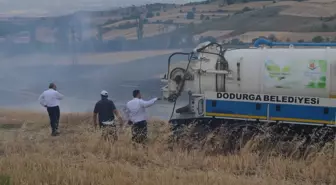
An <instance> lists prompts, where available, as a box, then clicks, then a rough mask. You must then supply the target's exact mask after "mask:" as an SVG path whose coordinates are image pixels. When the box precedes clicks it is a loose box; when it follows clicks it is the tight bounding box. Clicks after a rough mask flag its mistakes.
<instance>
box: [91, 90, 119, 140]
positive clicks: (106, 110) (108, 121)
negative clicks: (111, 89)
mask: <svg viewBox="0 0 336 185" xmlns="http://www.w3.org/2000/svg"><path fill="white" fill-rule="evenodd" d="M100 95H101V100H99V101H98V102H97V103H96V105H95V107H94V111H93V123H94V126H95V127H97V125H98V123H97V115H98V121H99V127H100V128H103V137H104V138H105V139H108V137H109V135H111V136H112V137H113V139H114V140H117V139H118V137H117V131H116V124H115V115H116V116H117V117H118V119H119V121H120V123H122V118H121V116H120V113H119V111H118V110H117V108H116V107H115V105H114V103H113V101H112V100H109V99H108V93H107V91H105V90H103V91H102V92H101V93H100Z"/></svg>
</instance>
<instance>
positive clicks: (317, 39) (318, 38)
mask: <svg viewBox="0 0 336 185" xmlns="http://www.w3.org/2000/svg"><path fill="white" fill-rule="evenodd" d="M323 40H324V39H323V37H321V36H316V37H314V38H313V39H312V41H313V42H316V43H320V42H323Z"/></svg>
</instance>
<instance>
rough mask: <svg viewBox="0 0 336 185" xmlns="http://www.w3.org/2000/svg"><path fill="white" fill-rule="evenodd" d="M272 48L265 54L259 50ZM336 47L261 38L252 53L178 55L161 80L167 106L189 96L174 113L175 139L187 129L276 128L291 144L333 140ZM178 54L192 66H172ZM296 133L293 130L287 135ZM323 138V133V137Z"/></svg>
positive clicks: (203, 47) (212, 48) (201, 49)
mask: <svg viewBox="0 0 336 185" xmlns="http://www.w3.org/2000/svg"><path fill="white" fill-rule="evenodd" d="M261 44H263V45H266V47H259V45H261ZM334 46H336V43H282V42H270V41H268V40H265V39H259V40H257V41H256V42H255V43H254V47H251V48H245V49H234V48H232V49H226V48H224V47H223V46H222V45H220V44H218V43H210V42H205V43H201V44H199V45H198V46H197V47H196V48H195V49H194V50H193V51H192V52H190V53H182V52H178V53H173V54H172V55H171V56H170V57H169V61H168V71H167V73H166V74H165V75H164V77H163V78H162V81H163V82H165V83H167V85H165V86H164V87H162V89H161V91H162V95H163V97H164V99H165V100H167V101H169V102H172V103H175V104H176V102H177V101H179V100H178V98H179V97H180V96H181V94H182V93H187V94H188V97H189V103H188V104H187V105H185V106H183V107H179V108H177V109H176V110H175V104H174V110H173V112H172V116H171V119H170V123H171V124H172V129H173V131H174V132H175V133H178V132H177V130H178V128H181V126H183V125H187V124H189V123H197V124H199V125H203V127H204V128H205V127H207V128H209V127H211V128H216V127H219V126H224V127H227V128H229V129H234V130H236V131H237V130H242V129H243V128H244V129H246V128H247V129H249V130H254V131H255V132H260V131H261V130H262V129H261V128H262V127H263V128H265V127H267V128H272V129H271V130H272V131H273V132H274V134H278V135H281V136H283V137H285V136H284V134H281V133H283V131H284V130H287V131H286V133H287V134H286V138H287V137H293V136H294V135H310V137H311V136H312V135H315V136H316V137H317V138H318V139H325V138H329V139H330V138H334V137H335V129H336V48H333V47H334ZM175 55H185V56H187V58H188V60H186V61H180V62H178V63H174V64H171V60H172V58H173V56H175ZM288 130H290V131H288ZM321 133H324V134H323V136H322V135H321Z"/></svg>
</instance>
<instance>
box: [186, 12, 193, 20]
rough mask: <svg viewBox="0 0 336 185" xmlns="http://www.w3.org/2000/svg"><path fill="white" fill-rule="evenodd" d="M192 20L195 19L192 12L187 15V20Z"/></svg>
mask: <svg viewBox="0 0 336 185" xmlns="http://www.w3.org/2000/svg"><path fill="white" fill-rule="evenodd" d="M194 18H195V14H194V12H188V13H187V19H194Z"/></svg>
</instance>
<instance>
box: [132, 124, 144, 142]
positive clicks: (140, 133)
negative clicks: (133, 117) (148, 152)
mask: <svg viewBox="0 0 336 185" xmlns="http://www.w3.org/2000/svg"><path fill="white" fill-rule="evenodd" d="M146 140H147V122H146V121H140V122H137V123H133V125H132V141H134V142H136V143H144V142H145V141H146Z"/></svg>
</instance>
